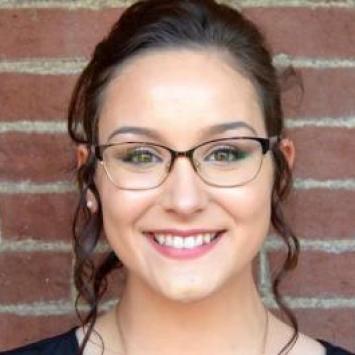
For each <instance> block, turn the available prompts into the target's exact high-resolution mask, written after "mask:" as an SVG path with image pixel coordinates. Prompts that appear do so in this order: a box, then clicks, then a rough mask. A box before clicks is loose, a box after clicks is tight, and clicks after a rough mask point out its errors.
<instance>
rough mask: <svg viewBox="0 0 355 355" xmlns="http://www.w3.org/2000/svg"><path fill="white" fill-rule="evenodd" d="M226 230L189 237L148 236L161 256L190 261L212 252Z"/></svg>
mask: <svg viewBox="0 0 355 355" xmlns="http://www.w3.org/2000/svg"><path fill="white" fill-rule="evenodd" d="M224 232H225V230H220V231H214V232H200V233H196V234H189V235H186V234H185V235H183V236H182V235H178V234H172V233H161V232H148V233H146V236H147V237H148V239H149V241H150V242H151V244H152V245H153V247H154V249H155V250H157V251H158V252H159V253H160V254H162V255H164V256H166V257H170V258H174V259H190V258H195V257H199V256H202V255H204V254H205V253H207V252H208V251H210V250H212V249H213V248H214V246H215V245H216V244H217V243H218V241H219V240H220V239H221V237H222V235H223V233H224Z"/></svg>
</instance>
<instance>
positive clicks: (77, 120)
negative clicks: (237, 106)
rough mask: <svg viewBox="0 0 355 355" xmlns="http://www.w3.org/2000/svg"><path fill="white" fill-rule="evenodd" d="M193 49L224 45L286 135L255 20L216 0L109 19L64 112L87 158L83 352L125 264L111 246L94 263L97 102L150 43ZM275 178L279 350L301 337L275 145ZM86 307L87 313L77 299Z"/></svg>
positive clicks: (79, 275)
mask: <svg viewBox="0 0 355 355" xmlns="http://www.w3.org/2000/svg"><path fill="white" fill-rule="evenodd" d="M171 48H194V49H201V50H206V49H207V50H208V49H214V50H217V51H221V53H225V52H227V53H228V54H229V57H231V58H233V60H234V61H235V67H236V70H239V71H241V72H242V73H243V74H245V75H246V76H247V77H248V78H249V79H250V80H251V81H252V83H253V84H254V86H255V88H256V90H257V92H258V95H259V98H260V102H261V107H262V110H263V115H264V119H265V126H266V130H267V133H268V135H269V136H274V135H278V136H282V135H283V134H284V126H283V112H282V107H281V98H280V97H281V88H280V83H279V77H278V74H277V72H276V69H275V68H274V66H273V64H272V57H271V54H270V51H269V50H268V48H267V45H266V42H265V40H264V37H263V36H262V34H261V33H260V32H259V30H258V29H257V27H256V26H255V25H254V24H253V23H252V22H251V21H249V20H248V19H246V18H245V17H244V16H243V15H242V14H241V13H239V12H238V11H237V10H235V9H232V8H230V7H228V6H226V5H222V4H217V3H215V2H214V1H213V0H143V1H139V2H137V3H135V4H134V5H132V6H130V7H129V8H128V9H127V10H126V11H125V12H124V13H123V14H122V16H121V17H120V18H119V20H118V21H117V22H116V23H115V24H114V25H113V27H112V29H111V31H110V33H109V34H108V36H107V37H105V38H104V39H103V40H102V41H101V42H100V43H99V44H98V45H97V46H96V48H95V51H94V53H93V55H92V58H91V60H90V62H89V63H88V65H87V66H86V68H85V69H84V71H83V72H82V74H81V76H80V77H79V79H78V81H77V84H76V86H75V88H74V92H73V95H72V98H71V102H70V106H69V111H68V131H69V135H70V137H71V138H72V139H73V141H74V142H75V143H77V144H84V145H86V146H87V148H88V151H89V152H90V153H89V156H88V159H87V161H86V162H85V163H84V164H83V165H81V166H80V167H79V168H78V171H77V182H78V186H79V191H80V198H79V203H78V206H77V208H76V212H75V215H74V221H73V226H72V232H73V236H74V253H75V266H74V280H75V286H76V288H77V290H78V297H77V303H76V309H77V312H78V315H79V318H80V320H81V322H82V324H83V325H86V329H87V331H86V334H85V337H84V340H83V342H82V344H81V347H80V354H82V352H83V350H84V348H85V346H86V343H87V341H88V338H89V336H90V334H91V332H92V330H93V326H94V324H95V322H96V318H97V315H98V305H99V302H100V300H101V299H102V296H103V295H104V293H105V291H106V289H107V276H108V275H109V273H110V272H111V271H112V270H114V269H116V268H120V267H121V266H122V263H121V262H120V260H119V259H118V257H117V256H116V255H115V254H114V253H113V252H110V253H108V254H107V255H106V256H105V258H104V259H103V260H102V261H101V263H100V264H99V265H97V266H96V265H95V263H94V252H95V248H96V246H97V244H98V241H99V239H100V235H101V234H102V233H101V232H102V229H103V228H102V227H103V221H102V209H101V203H100V199H99V195H98V191H97V189H96V187H95V184H94V173H95V168H96V163H97V162H96V159H95V156H94V154H93V153H92V152H91V150H90V147H91V145H95V144H98V120H99V116H100V101H101V99H102V96H103V95H104V90H105V88H106V87H107V85H108V84H109V83H110V81H111V80H112V79H113V77H114V75H115V72H117V70H118V69H119V68H120V67H121V66H122V64H123V63H124V62H125V61H127V60H128V59H131V58H132V57H133V56H136V55H139V54H142V53H143V52H144V51H147V50H157V49H171ZM272 154H273V159H274V166H275V168H274V169H275V172H274V185H273V190H272V206H271V223H272V225H273V227H274V229H275V230H276V232H277V233H278V234H279V235H280V237H281V238H282V240H283V241H284V243H285V245H286V247H287V255H286V257H285V260H284V262H283V265H282V267H281V268H280V270H279V271H278V273H277V274H276V275H275V278H274V279H273V281H272V293H273V296H274V298H275V301H276V303H277V304H278V306H279V307H280V309H281V311H282V312H283V313H284V314H286V316H287V317H288V319H289V320H290V321H291V324H292V326H293V329H294V332H293V335H292V337H291V339H290V341H289V342H288V343H287V344H286V345H285V346H284V348H283V349H282V350H281V351H280V353H279V354H282V353H283V352H284V351H286V350H288V349H290V347H292V345H293V344H294V343H295V342H296V340H297V337H298V324H297V320H296V318H295V316H294V315H293V313H292V311H291V310H290V309H289V308H288V307H287V305H286V304H285V302H284V300H283V299H282V296H281V295H280V291H279V285H280V282H281V280H282V279H283V278H284V276H285V274H286V273H287V272H288V271H290V270H292V269H294V268H295V267H296V265H297V260H298V254H299V242H298V240H297V238H296V237H295V235H294V234H293V233H292V231H291V229H290V227H289V226H288V225H287V223H286V222H285V218H284V216H283V213H282V209H281V201H282V200H283V199H284V198H285V197H286V195H287V193H288V191H289V189H290V187H291V185H292V175H291V171H290V169H289V166H288V164H287V162H286V160H285V157H284V155H283V154H282V152H281V150H280V148H279V147H278V145H275V147H274V148H273V150H272ZM88 190H91V191H92V192H93V193H94V195H95V197H96V200H97V201H98V210H97V212H96V213H94V214H92V213H90V211H89V210H88V208H87V207H86V194H87V191H88ZM79 299H80V300H81V299H83V300H84V301H85V302H86V303H87V304H88V306H89V311H88V313H87V314H86V316H85V317H84V318H82V317H81V315H80V312H79V311H78V301H79Z"/></svg>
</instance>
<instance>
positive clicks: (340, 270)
mask: <svg viewBox="0 0 355 355" xmlns="http://www.w3.org/2000/svg"><path fill="white" fill-rule="evenodd" d="M121 11H122V9H104V10H98V11H97V10H83V9H81V10H68V9H58V8H57V9H26V10H24V9H16V10H15V9H13V10H6V9H1V10H0V57H1V59H2V60H9V61H18V60H22V59H26V60H27V59H34V60H37V59H39V60H40V61H45V60H48V59H62V58H75V57H88V56H89V55H90V53H91V52H92V50H93V48H94V46H95V44H96V43H97V41H98V40H100V39H101V38H102V37H103V36H104V34H105V33H106V31H107V30H108V29H109V28H110V26H111V25H112V24H113V22H114V21H115V20H116V19H117V17H118V16H120V14H121ZM354 11H355V7H352V8H341V7H338V6H332V5H330V6H328V7H324V8H315V9H314V8H312V7H310V6H309V7H298V8H297V7H296V8H295V7H289V8H288V7H278V6H277V5H276V6H274V7H268V8H265V7H260V8H249V9H246V14H247V15H248V16H250V18H251V19H254V20H255V21H256V23H257V24H259V25H260V26H261V27H262V28H263V29H264V30H265V32H266V34H267V36H268V40H269V42H270V44H271V47H272V49H273V52H274V54H278V53H285V54H288V55H290V56H291V58H292V57H301V58H304V59H305V63H306V66H307V64H308V65H312V63H313V62H312V59H319V60H326V61H327V63H328V64H330V65H332V66H334V68H321V67H319V65H318V64H316V65H315V67H313V68H305V67H304V68H300V69H299V73H300V74H301V76H302V78H303V83H304V88H305V91H304V96H303V99H302V100H301V101H300V100H299V99H300V95H299V91H298V90H297V88H296V87H295V89H294V90H290V91H288V92H285V93H284V96H283V101H284V107H285V113H286V116H287V117H291V118H295V120H298V119H307V118H315V119H319V120H320V121H322V120H323V121H324V118H327V117H330V118H334V119H335V120H336V119H338V118H339V119H340V118H344V117H354V116H355V101H354V97H355V85H354V83H355V70H354V68H353V67H348V68H344V67H343V68H342V67H340V66H337V65H338V64H337V63H338V62H337V59H344V60H349V61H350V62H351V63H352V62H353V60H354V58H355V46H354V45H352V44H354V38H355V21H354V19H355V12H354ZM317 65H318V67H317ZM313 66H314V65H313ZM76 79H77V75H73V74H68V73H67V74H66V75H47V74H43V73H42V74H37V75H34V74H21V73H19V72H14V73H4V72H2V73H0V82H1V85H0V107H1V111H0V121H6V122H7V121H10V122H12V123H16V121H22V120H28V121H37V120H39V121H45V122H46V123H48V122H65V117H66V111H67V106H68V101H69V98H70V94H71V91H72V89H73V87H74V82H75V80H76ZM0 125H1V123H0ZM1 128H2V127H1ZM289 133H290V136H291V138H292V139H294V141H295V144H296V149H297V156H296V165H295V177H297V178H301V179H306V178H307V179H308V178H310V179H315V180H326V179H354V178H355V170H354V169H353V164H352V162H353V160H354V159H353V155H354V154H353V152H354V151H355V144H354V139H353V137H354V133H355V131H354V128H330V127H328V128H326V127H324V128H320V127H308V126H307V127H302V128H292V129H290V130H289ZM73 166H74V151H73V146H72V145H71V144H70V143H69V140H68V139H67V138H66V136H65V133H57V134H53V133H52V134H49V133H48V134H46V133H42V134H41V133H33V134H32V133H16V132H8V133H1V134H0V183H3V182H4V181H6V182H10V183H11V182H20V181H23V180H29V181H30V182H33V183H42V182H51V183H54V184H55V183H56V182H58V181H59V180H66V181H71V178H72V176H73V175H71V173H70V171H69V170H68V169H70V168H71V167H73ZM354 201H355V191H353V190H350V189H345V188H337V189H331V188H322V189H309V190H304V189H299V190H294V191H293V193H292V194H291V196H290V199H289V200H288V202H287V203H286V206H285V208H286V215H287V217H288V219H289V220H290V221H291V222H292V226H293V227H294V230H295V232H296V234H297V236H298V237H300V238H303V239H305V240H306V241H312V240H314V239H316V240H320V241H324V242H329V241H332V240H334V241H335V242H336V241H337V240H347V241H350V242H351V241H352V240H353V238H354V233H355V220H354V215H355V203H354ZM76 202H77V195H76V194H75V193H58V194H55V193H53V194H48V193H44V192H43V191H42V193H35V194H33V193H32V194H30V193H28V194H27V193H18V194H8V193H7V194H2V195H0V237H1V241H0V242H2V243H4V244H3V245H9V244H11V243H12V242H19V243H20V244H18V245H19V247H21V248H22V249H21V250H12V251H10V250H8V251H4V250H2V251H1V252H0V285H1V292H0V306H2V307H3V308H2V309H5V308H4V306H7V305H18V306H19V305H21V304H24V303H29V304H31V303H35V302H40V303H41V304H43V305H46V304H48V303H49V302H50V301H64V302H67V304H70V302H71V301H72V299H71V296H72V295H71V288H70V282H71V268H72V255H71V253H70V252H69V251H60V250H51V251H31V249H30V247H29V245H31V244H25V243H21V242H22V241H26V240H28V239H33V241H34V244H32V245H34V248H36V246H37V247H39V246H41V247H43V245H45V244H44V243H48V244H47V245H49V247H50V248H53V247H54V246H55V245H57V244H54V242H63V243H67V244H66V245H69V243H70V241H71V230H70V228H71V220H72V215H73V211H74V209H75V207H76ZM26 245H27V247H26ZM0 247H1V244H0ZM26 248H27V249H26ZM26 250H27V251H26ZM270 257H271V259H272V260H271V261H272V264H273V265H275V263H277V259H278V258H280V257H281V254H280V252H275V251H274V252H270ZM354 260H355V258H354V252H353V251H351V250H350V249H349V250H347V251H346V250H345V251H343V252H342V253H340V254H335V253H330V252H325V251H321V250H314V251H303V252H302V254H301V259H300V264H299V267H298V269H297V271H296V272H295V273H294V275H293V276H289V277H288V278H287V280H286V281H285V283H284V284H283V286H282V287H283V288H282V290H283V293H284V294H286V295H289V296H292V297H300V298H307V297H314V298H317V299H319V300H322V299H323V300H324V299H327V298H329V297H331V298H333V299H334V300H335V303H336V302H337V301H336V300H337V299H340V298H343V297H344V298H345V297H346V298H351V299H355V295H354V292H355V291H354V290H355V285H354V282H353V279H354V277H353V272H352V270H354V266H355V265H354ZM258 273H259V259H258V258H256V260H254V263H253V274H254V277H255V278H256V279H258V277H259V275H258ZM121 289H122V283H121V281H120V278H119V277H118V275H117V274H116V275H111V276H110V277H109V288H108V292H107V295H106V296H105V298H104V300H105V301H106V300H113V299H115V298H116V296H117V295H118V294H119V293H120V291H121ZM45 309H46V308H43V307H42V306H37V307H36V308H34V309H33V314H32V315H27V316H20V315H18V313H17V312H5V311H4V312H3V313H1V312H0V350H3V349H8V348H11V347H15V346H19V345H22V344H24V343H27V342H31V341H34V340H38V339H41V338H45V337H47V336H51V335H55V334H58V333H60V332H62V331H65V330H67V329H68V328H70V327H72V326H73V325H75V324H77V320H76V317H75V316H74V314H71V313H70V310H68V311H64V313H68V314H65V315H60V316H53V315H51V312H49V311H48V315H47V316H36V315H35V313H36V312H37V311H42V313H43V312H44V313H45V312H46V311H45ZM43 310H44V311H43ZM295 312H296V315H297V316H298V319H299V323H300V329H301V331H302V332H303V333H305V334H308V335H310V336H313V337H318V338H323V339H326V340H328V341H333V342H335V343H337V344H339V345H343V346H345V347H348V348H349V349H351V350H355V338H354V336H353V335H354V334H355V311H354V307H352V308H351V307H350V308H348V309H344V308H339V307H335V308H333V309H322V307H321V306H319V307H318V306H316V308H314V309H312V308H311V309H301V308H300V309H298V308H296V309H295ZM30 313H31V312H30ZM276 313H277V312H276ZM14 330H16V331H14Z"/></svg>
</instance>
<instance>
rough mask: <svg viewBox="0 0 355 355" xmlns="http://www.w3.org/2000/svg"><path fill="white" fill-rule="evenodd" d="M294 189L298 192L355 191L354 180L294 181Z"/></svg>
mask: <svg viewBox="0 0 355 355" xmlns="http://www.w3.org/2000/svg"><path fill="white" fill-rule="evenodd" d="M293 186H294V188H295V189H298V190H310V189H327V190H350V191H353V190H355V179H339V180H338V179H332V180H330V179H329V180H315V179H295V180H294V185H293Z"/></svg>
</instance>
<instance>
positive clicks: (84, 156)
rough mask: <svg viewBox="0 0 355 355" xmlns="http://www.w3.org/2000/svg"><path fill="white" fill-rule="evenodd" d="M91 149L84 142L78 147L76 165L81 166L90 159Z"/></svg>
mask: <svg viewBox="0 0 355 355" xmlns="http://www.w3.org/2000/svg"><path fill="white" fill-rule="evenodd" d="M89 154H90V152H89V150H88V147H87V146H86V145H84V144H79V145H78V146H77V148H76V167H77V168H80V167H81V166H82V165H83V164H85V162H86V161H87V160H88V157H89Z"/></svg>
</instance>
